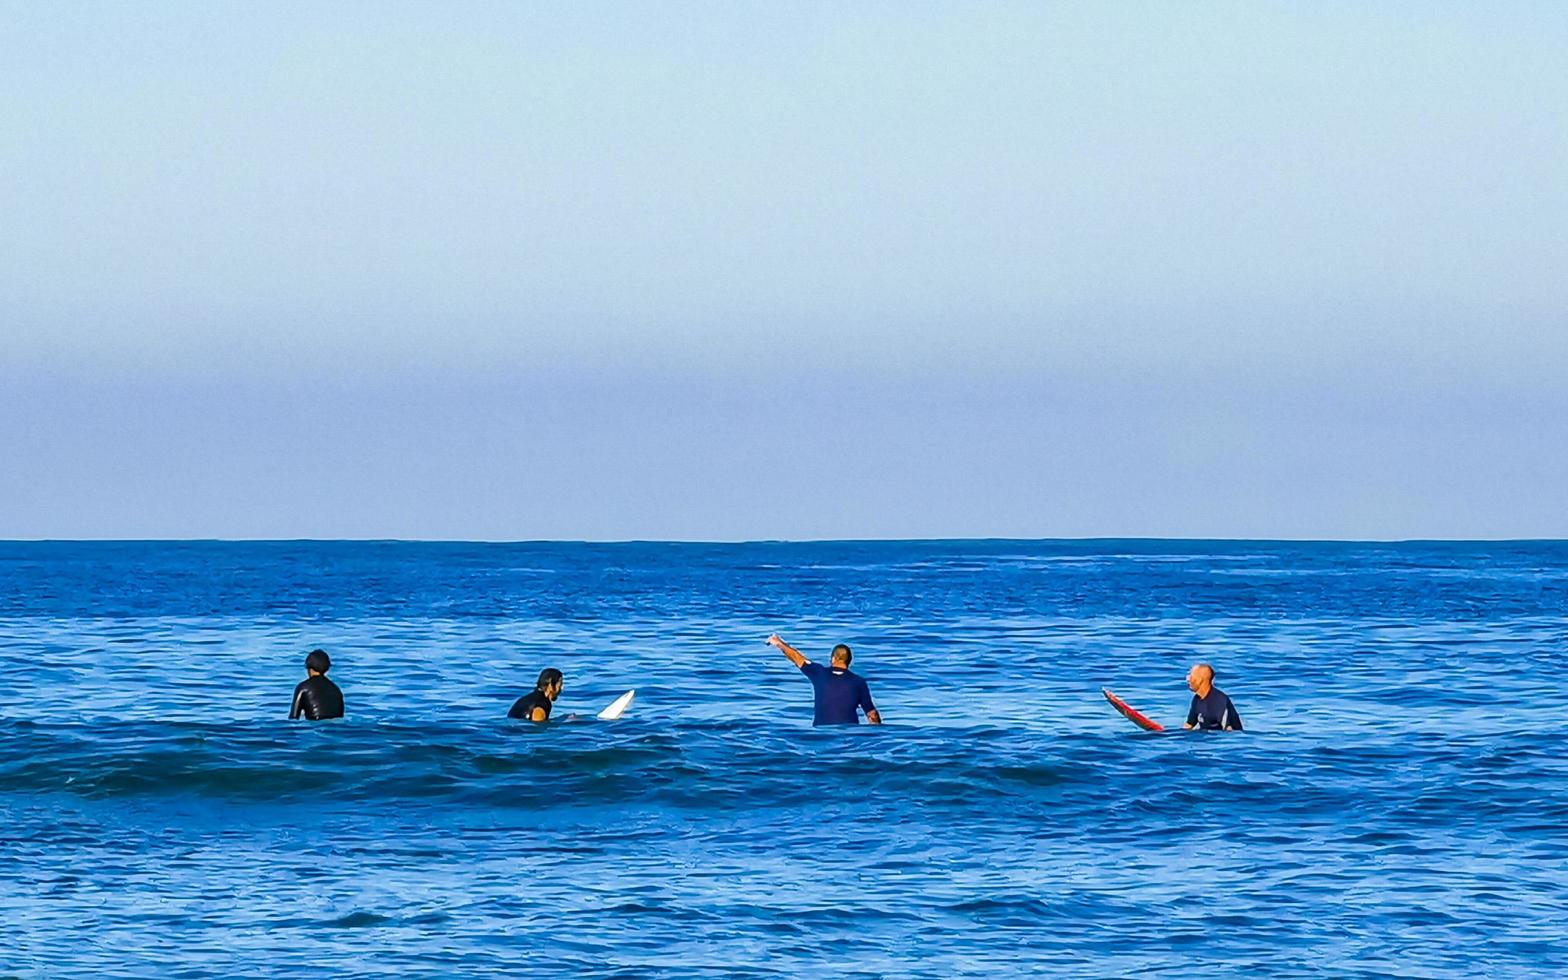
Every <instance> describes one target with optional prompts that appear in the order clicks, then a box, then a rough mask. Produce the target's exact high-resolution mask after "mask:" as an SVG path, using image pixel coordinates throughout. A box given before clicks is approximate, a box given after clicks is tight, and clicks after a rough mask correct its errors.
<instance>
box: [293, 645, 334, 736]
mask: <svg viewBox="0 0 1568 980" xmlns="http://www.w3.org/2000/svg"><path fill="white" fill-rule="evenodd" d="M331 669H332V658H331V657H329V656H327V651H325V650H312V651H310V653H308V654H306V656H305V679H304V680H302V681H300V682H299V686H298V687H296V688H294V701H293V703H292V704H290V705H289V720H290V721H292V720H294V719H295V718H298V717H300V716H301V715H303V716H305V718H307V719H309V720H310V721H322V720H324V719H327V718H341V717H343V692H342V690H340V689H339V688H338V686H337V685H336V684H334V683H332V681H330V680H328V679H327V671H329V670H331Z"/></svg>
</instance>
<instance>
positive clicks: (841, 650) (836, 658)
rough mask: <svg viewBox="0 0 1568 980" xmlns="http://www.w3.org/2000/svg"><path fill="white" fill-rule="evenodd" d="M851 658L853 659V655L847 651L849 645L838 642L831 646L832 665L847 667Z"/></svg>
mask: <svg viewBox="0 0 1568 980" xmlns="http://www.w3.org/2000/svg"><path fill="white" fill-rule="evenodd" d="M853 659H855V655H854V654H853V653H850V652H849V647H848V646H846V645H845V644H843V643H840V644H839V645H838V646H836V647H834V648H833V666H835V667H848V666H849V662H850V661H851V660H853Z"/></svg>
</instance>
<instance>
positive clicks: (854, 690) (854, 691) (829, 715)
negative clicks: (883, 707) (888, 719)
mask: <svg viewBox="0 0 1568 980" xmlns="http://www.w3.org/2000/svg"><path fill="white" fill-rule="evenodd" d="M800 672H801V673H802V674H805V675H806V677H807V678H808V679H809V680H810V681H811V687H812V690H813V691H815V693H816V713H815V715H813V717H812V719H811V723H812V724H813V725H858V724H860V715H859V714H858V713H857V712H856V709H857V708H862V709H865V712H866V713H867V714H870V713H871V712H873V711H875V710H877V706H876V705H874V704H872V703H871V688H869V687H867V686H866V679H865V678H864V677H861V676H860V675H859V674H857V673H855V672H853V671H851V670H848V669H847V668H843V667H824V666H822V665H821V664H814V663H812V662H811V661H809V660H808V661H806V662H805V663H803V664H801V665H800Z"/></svg>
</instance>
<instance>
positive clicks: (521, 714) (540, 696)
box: [506, 691, 554, 721]
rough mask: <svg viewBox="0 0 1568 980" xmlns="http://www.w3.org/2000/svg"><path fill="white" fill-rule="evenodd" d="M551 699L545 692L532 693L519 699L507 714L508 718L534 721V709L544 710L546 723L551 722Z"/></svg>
mask: <svg viewBox="0 0 1568 980" xmlns="http://www.w3.org/2000/svg"><path fill="white" fill-rule="evenodd" d="M553 704H554V702H552V701H551V700H550V699H549V697H547V696H546V695H545V693H544V692H543V691H530V692H529V693H527V694H524V695H523V696H522V697H520V698H518V699H517V703H516V704H514V705H512V710H511V711H508V712H507V713H506V716H507V717H508V718H522V719H523V720H525V721H533V720H534V709H535V708H543V709H544V718H545V721H549V720H550V708H551V707H552V706H553Z"/></svg>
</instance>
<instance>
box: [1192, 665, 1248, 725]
mask: <svg viewBox="0 0 1568 980" xmlns="http://www.w3.org/2000/svg"><path fill="white" fill-rule="evenodd" d="M1187 686H1188V687H1190V688H1192V707H1190V708H1188V709H1187V723H1186V724H1185V725H1183V726H1182V727H1183V728H1188V729H1192V728H1196V729H1198V730H1199V731H1205V732H1222V731H1223V732H1239V731H1241V715H1239V714H1237V713H1236V706H1235V705H1233V704H1231V703H1230V698H1229V697H1228V696H1226V694H1225V692H1224V691H1222V690H1220V689H1219V688H1217V687H1215V686H1214V668H1213V667H1210V666H1209V665H1208V664H1198V665H1197V666H1195V667H1193V668H1192V669H1191V670H1189V671H1187Z"/></svg>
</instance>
